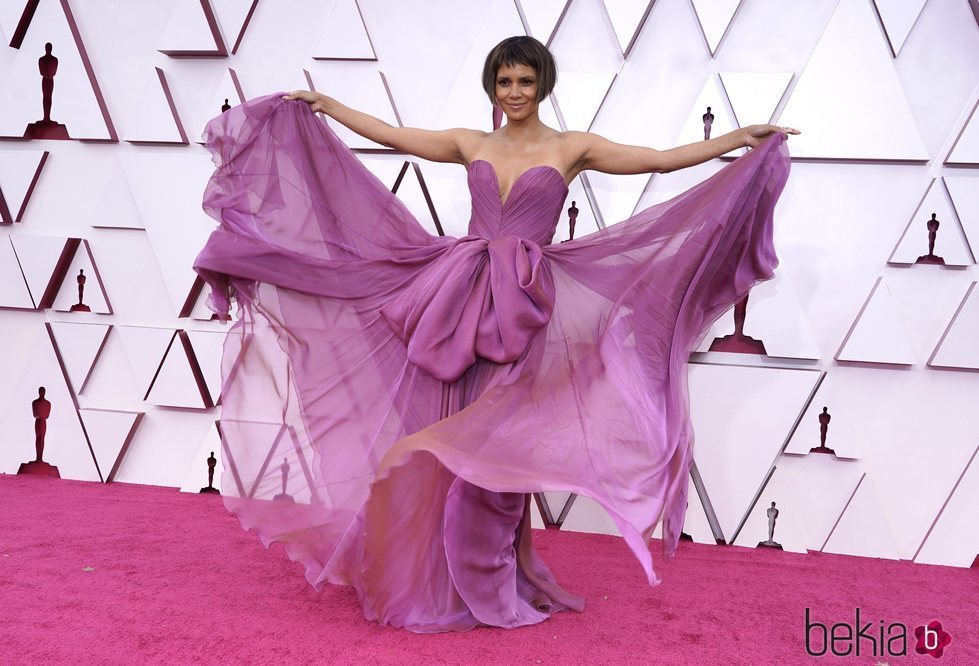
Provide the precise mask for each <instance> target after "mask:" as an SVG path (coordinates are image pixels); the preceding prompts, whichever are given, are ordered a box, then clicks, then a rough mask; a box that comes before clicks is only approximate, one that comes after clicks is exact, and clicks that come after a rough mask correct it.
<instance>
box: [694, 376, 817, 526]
mask: <svg viewBox="0 0 979 666" xmlns="http://www.w3.org/2000/svg"><path fill="white" fill-rule="evenodd" d="M820 374H821V373H819V372H818V371H810V370H788V369H786V370H783V369H778V368H756V367H747V366H736V365H731V366H723V365H709V364H705V363H692V364H690V373H689V382H690V411H691V416H692V419H693V426H694V432H696V434H697V444H696V447H695V449H694V458H695V460H696V463H697V468H698V470H699V471H700V475H701V478H702V480H703V485H704V490H705V491H706V494H707V497H708V498H709V500H710V503H711V505H712V506H713V509H714V512H715V514H716V516H717V520H718V522H719V523H720V527H721V532H722V533H723V536H724V538H725V539H731V538H732V537H733V536H734V534H735V531H736V530H737V527H738V525H739V524H740V523H741V521H742V519H743V518H744V517H745V514H746V513H747V511H748V509H749V508H750V506H751V500H752V498H753V497H754V496H755V494H756V493H757V492H758V490H759V488H760V486H761V484H762V483H763V482H764V481H765V479H766V477H767V476H768V473H769V471H770V470H771V468H772V463H773V462H774V461H775V460H776V458H777V457H778V454H779V450H780V448H781V447H782V445H783V443H784V442H785V439H786V436H787V435H788V434H789V432H790V431H791V428H792V425H793V423H794V421H795V418H796V415H797V414H798V412H799V411H800V410H801V409H802V407H803V406H804V405H805V404H806V402H807V400H808V398H809V396H810V395H811V393H812V390H813V387H814V386H815V383H816V382H817V381H818V380H819V377H820ZM708 405H709V407H708ZM721 498H723V501H721Z"/></svg>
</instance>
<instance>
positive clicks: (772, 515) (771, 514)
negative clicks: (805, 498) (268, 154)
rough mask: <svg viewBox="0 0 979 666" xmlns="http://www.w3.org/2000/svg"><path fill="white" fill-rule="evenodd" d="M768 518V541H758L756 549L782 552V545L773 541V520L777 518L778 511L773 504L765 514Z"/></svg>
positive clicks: (773, 503)
mask: <svg viewBox="0 0 979 666" xmlns="http://www.w3.org/2000/svg"><path fill="white" fill-rule="evenodd" d="M765 514H766V515H767V516H768V540H767V541H759V542H758V545H757V546H756V548H775V549H776V550H782V544H780V543H778V542H777V541H775V520H776V519H777V518H778V509H776V508H775V502H772V505H771V506H770V507H768V510H767V511H766V512H765Z"/></svg>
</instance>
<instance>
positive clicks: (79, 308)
mask: <svg viewBox="0 0 979 666" xmlns="http://www.w3.org/2000/svg"><path fill="white" fill-rule="evenodd" d="M85 280H86V278H85V269H84V268H79V269H78V275H77V276H76V277H75V282H77V283H78V302H77V303H75V304H74V305H72V306H71V309H70V312H91V311H92V308H90V307H88V306H87V305H85V303H83V302H82V301H83V300H84V299H85Z"/></svg>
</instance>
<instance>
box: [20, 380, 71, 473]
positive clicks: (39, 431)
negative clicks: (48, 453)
mask: <svg viewBox="0 0 979 666" xmlns="http://www.w3.org/2000/svg"><path fill="white" fill-rule="evenodd" d="M44 394H45V389H44V387H43V386H40V387H38V389H37V399H36V400H34V402H32V403H31V411H32V413H33V414H34V454H35V455H34V460H32V461H30V462H26V463H23V464H22V465H21V466H20V468H19V469H18V470H17V473H18V474H36V475H38V476H53V477H57V478H59V479H60V478H61V474H59V473H58V468H57V467H55V466H53V465H49V464H48V463H46V462H44V460H43V458H44V436H45V435H46V434H47V432H48V423H47V421H48V417H49V416H51V402H50V401H49V400H47V399H46V398H45V397H44Z"/></svg>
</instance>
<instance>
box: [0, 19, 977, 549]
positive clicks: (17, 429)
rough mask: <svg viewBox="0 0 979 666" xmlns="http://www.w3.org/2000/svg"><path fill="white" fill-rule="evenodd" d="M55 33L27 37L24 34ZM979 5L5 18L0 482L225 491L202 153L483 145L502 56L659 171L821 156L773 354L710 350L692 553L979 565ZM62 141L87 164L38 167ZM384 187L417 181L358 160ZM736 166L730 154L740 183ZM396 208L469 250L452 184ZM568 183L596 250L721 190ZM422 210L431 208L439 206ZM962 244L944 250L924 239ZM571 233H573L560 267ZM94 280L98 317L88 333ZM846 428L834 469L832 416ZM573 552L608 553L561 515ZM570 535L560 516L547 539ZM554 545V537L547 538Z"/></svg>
mask: <svg viewBox="0 0 979 666" xmlns="http://www.w3.org/2000/svg"><path fill="white" fill-rule="evenodd" d="M34 5H36V11H34V12H33V14H32V13H31V12H30V11H27V12H26V13H25V8H28V9H30V8H31V7H33V6H34ZM977 25H979V4H977V3H976V2H975V0H838V1H837V0H806V1H802V0H798V1H797V2H793V3H791V9H789V7H788V5H787V4H786V3H784V2H780V1H778V0H740V1H739V0H713V1H711V0H655V2H648V1H647V0H492V1H488V0H466V1H460V0H426V1H425V2H421V1H418V2H405V1H404V0H333V1H329V2H318V1H315V0H274V1H272V0H134V1H132V2H126V3H119V2H114V1H113V0H85V2H81V1H80V0H39V2H27V0H5V1H4V2H3V4H2V6H0V38H2V40H3V43H4V44H5V45H6V44H11V46H9V47H8V46H3V47H0V77H2V87H0V136H2V137H4V140H2V141H0V217H2V219H3V223H2V224H0V236H2V238H0V331H2V336H0V340H2V344H0V472H4V473H8V474H9V473H16V471H17V469H18V467H19V466H20V464H21V463H23V462H26V461H28V460H31V459H32V458H33V457H34V446H33V442H34V431H33V427H34V426H33V421H34V420H33V417H32V415H31V401H32V400H33V399H35V398H36V397H37V389H38V387H39V386H45V387H46V389H47V398H48V399H49V400H50V401H51V404H52V413H51V417H50V419H48V433H47V439H46V441H47V445H46V449H45V460H47V461H48V462H50V463H51V464H53V465H56V466H57V467H58V468H59V470H60V473H61V476H62V477H64V478H75V479H87V480H92V481H106V482H108V481H116V482H132V483H145V484H157V485H164V486H179V487H181V488H183V489H184V490H188V491H191V492H196V491H197V490H199V489H200V487H201V486H203V485H206V479H207V465H206V458H207V456H208V454H209V453H210V452H211V451H215V452H216V455H217V456H218V457H220V455H221V444H220V435H219V431H218V429H217V427H216V425H215V422H216V421H217V420H218V418H219V408H215V407H214V405H215V404H216V403H217V402H218V399H219V388H220V387H219V377H218V372H217V362H218V358H219V353H220V342H221V337H222V330H223V329H222V327H221V326H220V325H218V324H217V323H214V322H210V321H208V320H207V317H208V315H209V313H208V312H207V311H206V309H205V308H204V307H203V299H204V297H205V296H206V294H202V293H200V285H199V283H197V282H196V281H195V275H194V273H193V271H192V270H191V263H192V260H193V258H194V257H195V255H196V253H197V251H198V250H199V248H200V247H201V245H202V244H203V242H204V239H205V238H206V237H207V235H208V233H209V232H210V229H211V228H212V226H213V222H212V221H211V220H210V219H209V218H207V217H205V216H204V215H203V213H202V212H201V210H200V200H201V194H202V190H203V187H204V184H205V183H206V180H207V178H208V176H209V174H210V172H211V169H212V166H211V164H210V161H209V159H208V157H207V154H206V151H205V150H204V149H203V147H201V146H200V145H199V144H198V143H197V140H198V139H199V136H200V132H201V130H202V128H203V124H204V123H205V121H206V120H207V119H208V118H210V117H212V116H214V115H216V114H217V113H218V112H219V111H220V108H221V105H222V104H223V103H224V101H225V100H226V99H227V100H228V101H229V103H230V104H237V103H239V102H240V101H241V100H242V99H247V98H248V97H251V96H257V95H261V94H266V93H271V92H274V91H277V90H291V89H294V88H299V87H302V88H309V87H315V88H316V89H317V90H320V91H323V92H326V93H328V94H330V95H332V96H334V97H336V98H337V99H339V100H340V101H342V102H344V103H346V104H349V105H351V106H353V107H355V108H359V109H361V110H364V111H367V112H370V113H373V114H375V115H378V116H380V117H382V118H384V119H385V120H387V121H388V122H392V123H398V122H401V123H403V124H405V125H411V126H421V127H430V128H441V127H452V126H467V127H481V128H485V129H489V128H490V125H491V122H490V121H491V114H490V107H489V103H488V101H487V100H486V98H485V95H484V94H483V92H482V90H481V88H480V84H479V73H480V69H481V66H482V62H483V59H484V57H485V55H486V53H487V51H488V50H489V48H490V47H492V46H493V45H494V44H496V43H497V42H498V41H499V40H500V39H502V38H504V37H506V36H510V35H513V34H532V35H534V36H535V37H537V38H539V39H541V40H542V41H544V42H546V43H548V44H549V46H550V47H551V49H552V51H553V52H554V54H555V56H556V58H557V61H558V65H559V69H560V77H559V83H558V87H557V89H556V92H555V94H554V96H553V97H552V101H553V104H548V105H547V106H546V107H545V108H544V109H543V117H544V118H545V121H546V122H548V123H549V124H552V125H553V126H555V127H563V128H565V129H579V130H587V129H591V130H592V131H595V132H598V133H600V134H603V135H604V136H606V137H608V138H611V139H613V140H616V141H622V142H627V143H634V144H643V145H650V146H653V147H656V148H660V149H665V148H669V147H672V146H674V145H679V144H683V143H688V142H692V141H697V140H700V139H702V138H703V125H702V121H701V116H702V114H703V113H704V111H705V109H706V107H707V106H710V107H711V110H712V112H713V113H714V115H715V120H714V123H713V135H714V136H717V135H719V134H721V133H723V132H725V131H728V130H730V129H733V128H735V127H738V126H743V125H747V124H752V123H764V122H770V121H771V122H778V123H780V124H784V125H789V126H793V127H798V128H800V129H802V130H803V132H804V133H803V134H802V135H800V136H794V137H792V138H791V139H790V140H789V147H790V150H791V152H792V154H793V167H792V168H793V171H792V175H791V177H790V180H789V183H788V186H787V188H786V190H785V193H784V194H783V196H782V200H781V202H780V204H779V207H778V209H777V218H776V234H777V239H776V240H777V247H778V251H779V256H780V259H781V265H780V267H779V270H778V274H777V277H776V279H775V280H773V281H771V282H768V283H765V284H764V285H761V286H759V287H758V288H757V289H755V290H754V291H753V292H752V294H751V297H750V299H749V304H748V313H747V318H746V321H745V326H744V332H745V333H746V334H747V335H750V336H753V337H755V338H757V339H760V340H762V341H763V342H764V344H765V348H766V351H767V355H752V354H735V353H726V352H710V351H707V350H708V348H709V346H710V344H711V342H712V341H713V339H714V338H715V337H718V336H722V335H726V334H728V333H731V332H732V331H733V330H734V323H733V318H732V317H731V316H730V315H729V316H726V317H724V318H722V320H721V321H720V322H718V324H717V326H716V327H715V330H714V331H712V332H711V333H710V334H709V335H708V336H707V338H706V339H705V341H704V344H703V346H702V347H701V350H700V351H699V352H698V353H697V354H695V356H694V358H693V359H692V361H693V362H692V365H691V396H692V402H693V414H694V421H695V428H696V432H697V442H696V455H695V458H696V465H697V470H696V474H695V481H694V483H695V488H693V489H692V492H691V494H690V497H691V500H690V506H689V510H688V520H687V527H686V531H687V532H688V533H689V534H690V535H691V536H692V537H693V538H694V539H695V540H697V541H702V542H710V543H713V542H714V541H715V539H718V540H721V541H724V542H727V543H737V544H740V545H747V546H754V545H755V544H757V543H758V542H759V541H761V540H764V539H765V538H767V526H768V519H767V517H766V513H765V512H766V510H767V508H768V507H769V506H770V504H771V502H773V501H774V502H776V504H777V507H778V509H779V511H780V513H779V518H778V522H777V528H776V532H775V539H776V541H779V542H781V543H782V545H783V547H784V548H785V549H786V550H794V551H800V552H804V551H806V550H814V551H820V550H821V551H826V552H836V553H848V554H854V555H865V556H873V557H887V558H900V559H913V560H915V561H918V562H927V563H940V564H949V565H956V566H970V565H971V564H972V563H973V561H974V560H975V559H976V557H977V554H979V520H977V516H979V459H977V458H979V456H977V455H976V454H977V450H979V410H976V405H977V404H979V374H977V373H979V343H977V341H979V289H977V288H976V287H975V283H976V280H977V278H979V270H977V268H976V254H977V253H979V186H977V185H979V180H977V178H979V114H976V113H975V111H976V107H977V100H979V85H977V84H979V69H977V68H976V67H975V63H976V62H979V27H977ZM46 42H51V43H52V44H53V55H55V56H56V57H57V58H58V61H59V65H58V73H57V75H56V77H55V90H54V96H53V105H52V111H51V117H52V119H54V120H55V121H57V122H60V123H63V124H64V125H65V127H66V129H67V131H68V132H69V134H70V136H71V137H72V139H75V140H67V141H52V140H23V139H22V138H18V137H23V135H24V130H25V128H26V126H27V124H28V123H31V122H34V121H36V120H39V119H40V118H41V115H42V111H41V87H40V83H41V81H40V76H39V74H38V58H40V57H41V56H42V55H43V53H44V44H45V43H46ZM334 127H335V128H336V129H337V130H338V133H340V135H341V137H343V138H344V139H345V140H347V141H348V142H349V143H350V144H351V146H352V147H354V148H356V149H364V150H366V151H367V152H364V153H362V157H363V159H364V161H365V163H366V164H368V166H369V167H370V168H371V169H373V170H374V172H375V173H376V174H377V175H378V177H380V178H381V179H382V180H383V181H384V182H386V183H388V184H389V185H391V186H392V187H393V186H394V185H395V182H396V181H397V180H398V177H399V173H400V172H401V170H402V167H403V165H404V164H405V160H406V157H405V156H404V155H397V154H393V153H391V152H390V151H386V150H383V149H379V148H380V147H379V146H376V145H374V144H371V143H370V142H368V141H366V140H364V139H361V138H359V137H356V136H355V135H352V134H350V133H349V132H346V131H345V130H344V128H342V127H340V126H338V125H336V124H334ZM734 156H736V154H732V155H731V157H734ZM412 164H413V165H415V166H414V168H411V169H409V170H408V171H407V173H406V174H405V176H404V178H403V179H402V180H401V181H400V184H399V186H398V189H397V194H398V196H400V197H402V198H403V199H404V201H405V202H406V204H407V205H408V206H409V207H410V208H411V209H412V210H413V211H414V212H415V213H416V215H417V216H418V217H419V219H420V220H422V222H423V223H424V224H426V225H427V226H428V227H429V228H430V229H431V230H432V231H433V233H434V231H435V220H436V219H437V220H438V221H439V222H440V223H441V225H442V226H443V227H444V229H445V231H446V232H447V233H449V234H453V235H457V234H460V233H463V232H464V230H465V227H466V223H467V221H468V214H469V201H468V193H467V190H466V186H465V178H464V172H463V169H462V167H461V166H459V165H444V164H432V163H427V162H424V161H419V160H412ZM724 164H725V162H724V161H722V160H714V161H713V162H711V163H708V164H704V165H701V166H698V167H695V168H691V169H688V170H685V171H681V172H676V173H673V174H668V175H658V176H654V177H650V176H645V175H640V176H607V175H604V174H596V173H587V174H584V175H582V176H580V177H579V178H577V179H576V180H575V182H574V183H573V184H572V185H571V188H570V189H571V192H570V194H569V199H574V200H576V201H577V204H578V207H579V208H580V209H581V214H580V215H579V218H578V232H577V235H583V234H585V233H588V231H589V230H594V229H596V228H597V226H600V225H609V224H614V223H615V222H616V221H617V220H619V219H622V218H624V217H626V216H628V215H629V214H630V213H631V212H632V211H634V210H636V209H637V208H642V207H645V206H647V205H650V204H652V203H655V202H658V201H663V200H665V199H668V198H670V197H671V196H673V195H675V194H676V193H678V192H680V191H682V190H685V189H687V188H688V187H690V186H692V185H694V184H696V183H697V182H699V181H701V180H703V179H705V178H707V177H708V176H710V175H711V174H713V173H715V172H716V171H717V170H718V169H720V168H722V167H723V166H724ZM426 190H427V192H428V193H429V194H430V199H431V203H429V202H428V201H427V198H426V196H425V194H424V192H425V191H426ZM932 213H934V214H935V216H936V218H937V219H938V220H939V221H940V228H939V231H938V234H937V240H936V245H935V254H937V255H940V256H942V257H943V258H944V260H945V265H944V266H942V265H922V264H916V263H915V261H916V259H917V258H918V257H919V256H921V255H925V254H927V250H928V237H927V235H928V231H927V228H926V221H927V220H928V219H929V218H930V217H931V214H932ZM566 237H567V224H566V221H562V224H561V226H560V227H559V230H558V234H557V239H558V240H560V239H562V238H566ZM81 270H84V272H85V275H86V276H87V277H88V279H87V282H86V285H85V297H84V300H85V303H86V304H87V305H89V307H90V309H91V312H77V311H75V312H72V311H71V310H70V308H71V306H72V305H73V304H75V303H76V302H77V287H76V284H77V283H76V280H75V277H76V276H77V275H78V273H79V271H81ZM824 406H825V407H827V408H828V411H829V413H830V414H831V416H832V420H831V422H830V425H829V429H828V435H827V446H829V447H830V448H832V449H833V450H834V451H835V452H836V455H835V456H832V455H826V454H815V453H809V449H810V448H812V447H814V446H817V445H818V444H819V421H818V414H819V413H820V412H821V411H822V408H823V407H824ZM542 499H543V500H544V501H545V502H546V504H545V505H544V506H545V508H546V510H545V511H544V515H546V516H548V517H549V518H550V519H553V520H558V519H562V521H563V522H562V528H563V529H573V530H584V531H614V528H612V527H611V523H610V521H609V520H608V519H607V517H605V516H604V515H603V514H602V513H601V511H600V510H598V509H597V508H596V506H595V505H593V504H591V503H589V502H588V501H586V500H584V499H574V498H568V497H567V496H566V495H565V496H562V495H560V494H557V493H549V494H546V496H545V497H544V498H542ZM548 514H549V515H548ZM536 519H537V521H538V524H539V523H540V520H541V515H537V516H536Z"/></svg>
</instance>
